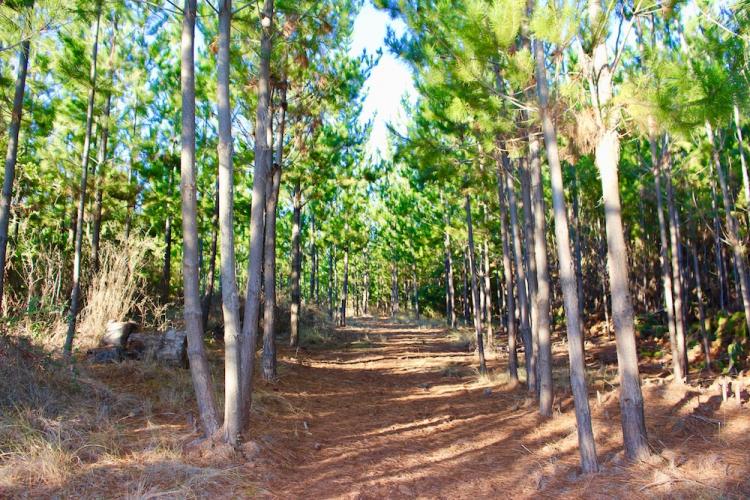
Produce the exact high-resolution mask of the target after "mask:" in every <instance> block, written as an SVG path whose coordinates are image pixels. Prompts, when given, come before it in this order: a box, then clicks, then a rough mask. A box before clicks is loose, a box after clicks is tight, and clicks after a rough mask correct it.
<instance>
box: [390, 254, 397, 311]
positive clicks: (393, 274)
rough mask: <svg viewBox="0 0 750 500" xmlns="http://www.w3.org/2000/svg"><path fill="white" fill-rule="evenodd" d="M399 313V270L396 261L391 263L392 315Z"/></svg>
mask: <svg viewBox="0 0 750 500" xmlns="http://www.w3.org/2000/svg"><path fill="white" fill-rule="evenodd" d="M396 314H398V271H397V270H396V263H395V262H394V263H393V264H391V316H392V317H396Z"/></svg>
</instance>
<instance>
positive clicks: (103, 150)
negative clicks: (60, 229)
mask: <svg viewBox="0 0 750 500" xmlns="http://www.w3.org/2000/svg"><path fill="white" fill-rule="evenodd" d="M116 34H117V19H115V20H114V22H113V23H112V36H111V37H110V42H109V43H110V47H109V71H108V73H109V81H110V83H111V84H112V85H114V83H115V77H114V62H115V36H116ZM111 109H112V92H107V97H106V98H105V100H104V114H103V116H102V121H101V125H100V137H99V153H98V155H97V162H96V163H97V168H96V171H95V172H96V173H95V181H96V188H95V194H94V214H93V219H94V222H93V225H92V231H91V248H92V250H91V261H92V267H93V269H94V272H98V271H99V247H100V244H99V242H100V239H101V232H102V196H103V184H104V180H105V176H106V171H105V167H106V166H107V142H108V140H109V116H110V111H111Z"/></svg>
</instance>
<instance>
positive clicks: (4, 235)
mask: <svg viewBox="0 0 750 500" xmlns="http://www.w3.org/2000/svg"><path fill="white" fill-rule="evenodd" d="M33 6H34V4H33V3H32V4H31V8H32V9H33ZM30 50H31V41H30V40H29V39H26V40H24V41H23V42H21V51H20V52H19V54H18V73H17V75H16V87H15V91H14V93H13V111H12V113H11V117H10V125H9V126H8V149H7V152H6V154H5V177H4V178H3V193H2V198H0V266H2V267H0V303H1V302H2V299H3V286H4V283H5V259H6V252H7V250H8V227H9V225H10V211H11V200H12V199H13V181H14V179H15V175H16V163H17V160H18V135H19V132H20V130H21V115H22V114H23V96H24V94H25V92H26V74H27V72H28V68H29V52H30Z"/></svg>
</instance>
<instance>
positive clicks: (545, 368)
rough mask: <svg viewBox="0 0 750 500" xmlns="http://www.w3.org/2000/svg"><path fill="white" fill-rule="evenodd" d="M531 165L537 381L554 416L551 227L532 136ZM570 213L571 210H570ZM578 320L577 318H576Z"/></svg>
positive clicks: (547, 412) (546, 412) (545, 410)
mask: <svg viewBox="0 0 750 500" xmlns="http://www.w3.org/2000/svg"><path fill="white" fill-rule="evenodd" d="M530 146H531V162H530V163H529V166H530V172H529V174H530V175H529V177H530V179H529V180H530V184H531V185H530V188H531V196H532V200H531V201H532V207H533V214H534V234H533V238H534V240H535V241H534V260H536V283H537V284H536V303H537V306H536V321H537V325H536V326H535V330H536V331H537V346H538V347H537V349H538V359H537V375H538V376H537V380H538V385H539V414H540V415H542V416H545V417H549V416H551V415H552V401H553V398H554V388H553V387H552V341H551V339H550V325H549V313H550V279H549V264H548V262H547V237H546V233H547V227H546V224H545V220H544V217H545V213H546V210H545V207H544V188H543V187H542V165H541V158H540V157H539V141H538V139H536V138H532V139H531V142H530ZM566 213H567V212H566ZM574 319H575V318H574Z"/></svg>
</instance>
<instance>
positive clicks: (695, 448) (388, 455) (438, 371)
mask: <svg viewBox="0 0 750 500" xmlns="http://www.w3.org/2000/svg"><path fill="white" fill-rule="evenodd" d="M340 333H342V334H343V335H344V336H345V338H346V339H347V341H348V342H347V345H346V347H343V348H339V349H325V350H317V351H311V352H304V353H302V352H292V351H285V350H283V349H282V352H281V353H280V361H281V365H280V370H279V374H280V380H279V382H278V383H277V384H275V385H268V386H264V387H261V389H262V390H263V392H264V393H265V396H264V397H261V398H260V399H259V400H258V403H257V404H259V405H261V406H262V405H264V404H267V405H269V407H270V405H273V404H276V405H279V404H281V405H282V407H280V408H277V410H278V411H269V412H268V416H267V417H266V420H265V421H262V422H258V421H257V420H256V428H255V429H256V432H255V435H254V436H253V437H254V438H255V439H256V441H257V443H258V444H259V445H260V448H261V450H262V452H261V455H260V457H261V459H260V460H259V461H258V462H257V463H256V464H255V465H254V466H253V467H254V470H255V473H254V474H253V475H254V476H255V477H257V478H258V479H259V481H260V485H259V487H260V491H261V492H264V493H265V494H264V496H266V497H270V498H314V499H318V498H352V499H354V498H361V499H370V498H372V499H383V498H446V499H447V498H451V499H453V498H498V497H506V496H508V495H512V496H514V497H516V498H580V497H586V498H613V497H614V498H652V497H654V496H657V497H660V496H669V497H686V498H693V497H695V496H696V495H698V496H700V495H704V496H705V495H708V497H712V496H714V495H716V494H717V493H718V492H723V494H724V495H725V496H726V497H727V498H734V497H735V496H737V495H738V493H740V495H739V496H742V494H741V492H749V491H750V484H748V483H747V477H748V472H749V471H748V467H747V464H746V460H745V458H746V457H745V455H744V451H743V450H744V449H745V448H743V446H744V445H739V444H737V446H732V447H729V446H728V445H727V441H725V440H726V439H728V438H729V437H730V436H731V439H734V440H737V441H736V443H739V441H742V442H743V443H747V444H749V445H750V442H748V434H750V419H748V418H747V414H746V413H745V410H741V409H734V410H725V409H724V407H722V408H719V407H718V406H717V405H716V404H715V398H714V399H711V400H708V401H709V403H710V404H709V406H710V408H708V407H706V404H708V403H706V402H705V401H706V399H707V398H706V397H705V396H703V399H701V397H702V396H701V393H700V392H695V391H692V390H689V389H680V390H673V389H669V388H668V386H665V385H663V384H658V381H656V380H647V381H645V382H644V397H645V399H646V405H647V408H648V415H647V425H648V432H649V439H650V442H651V443H652V444H654V445H655V451H657V452H660V451H662V450H665V451H664V456H667V457H668V458H667V459H664V458H663V457H659V456H658V455H657V456H656V458H654V460H652V461H651V462H650V463H640V464H627V463H626V462H625V461H624V460H623V458H622V451H621V450H622V437H621V433H620V425H619V405H618V400H617V393H616V390H615V389H614V386H613V385H612V381H614V379H613V378H612V376H611V375H608V370H607V369H604V370H603V373H604V376H603V378H600V377H599V376H598V375H597V373H600V374H601V373H602V370H599V371H598V372H597V368H596V363H595V361H594V360H596V359H603V358H606V356H604V354H606V352H608V351H607V350H606V349H608V348H609V347H611V346H609V345H608V344H607V345H606V346H596V348H594V347H592V346H589V347H588V348H587V349H589V354H590V357H589V360H590V361H591V363H589V364H590V367H589V368H590V371H591V384H592V385H591V389H592V393H591V396H590V401H591V405H592V416H593V424H594V431H595V435H596V440H597V453H598V456H599V460H600V465H601V469H602V473H600V474H596V475H588V476H581V475H580V474H579V472H578V471H579V462H578V451H577V444H578V443H577V434H576V428H575V419H574V414H573V411H572V400H571V397H570V394H569V390H568V389H566V386H567V383H566V379H567V366H566V362H565V358H566V354H565V349H564V346H563V345H562V344H561V343H559V342H558V343H557V344H556V346H555V352H554V358H555V365H556V366H555V370H554V378H555V387H556V394H555V398H556V399H555V411H554V415H553V418H551V419H548V420H542V419H541V418H540V417H539V416H538V415H537V413H536V407H535V403H534V400H533V399H532V398H529V397H528V395H527V393H526V390H525V387H510V386H509V385H508V384H507V383H506V376H505V370H506V356H505V355H502V354H501V355H499V357H492V356H491V357H490V359H489V361H488V364H489V368H490V375H489V376H488V377H483V378H479V377H478V376H477V371H476V370H475V368H474V367H475V366H476V359H475V357H474V355H473V354H472V353H470V352H467V346H466V344H465V343H464V344H462V343H461V342H460V341H458V339H457V338H456V337H454V336H451V335H450V334H449V333H448V332H447V331H446V330H444V329H441V328H426V327H422V326H419V325H417V324H414V323H405V322H392V321H387V320H382V319H372V318H370V319H358V320H354V321H352V325H351V326H350V327H348V328H346V329H343V330H340ZM599 347H603V348H604V349H602V350H599ZM610 369H611V366H610ZM597 391H600V395H599V396H600V397H598V396H597ZM711 401H713V403H711ZM706 411H708V413H706ZM701 412H702V413H701ZM696 414H700V415H712V417H711V418H713V419H716V418H717V416H718V415H721V416H722V417H721V418H722V421H723V422H724V424H723V425H725V427H722V428H721V429H720V433H721V434H719V431H717V430H716V428H715V426H713V427H712V426H711V424H707V425H706V424H705V422H704V421H702V420H700V418H699V419H697V420H696V419H691V418H689V417H690V416H691V415H696ZM261 415H262V412H261ZM261 420H262V419H261ZM709 420H711V419H709ZM257 424H260V425H257ZM696 425H697V427H696ZM718 471H721V473H719V472H718Z"/></svg>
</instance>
